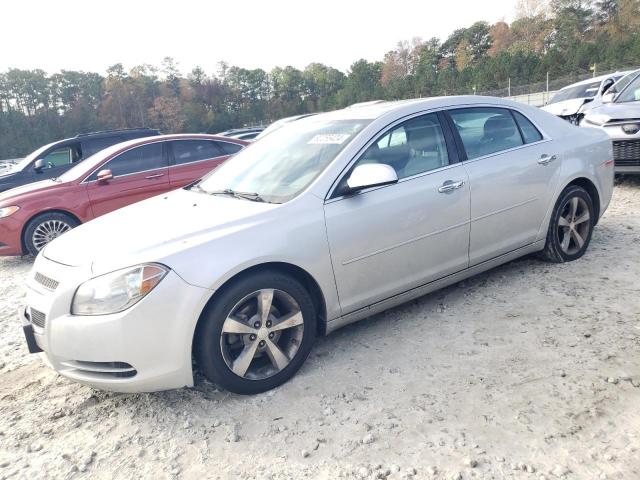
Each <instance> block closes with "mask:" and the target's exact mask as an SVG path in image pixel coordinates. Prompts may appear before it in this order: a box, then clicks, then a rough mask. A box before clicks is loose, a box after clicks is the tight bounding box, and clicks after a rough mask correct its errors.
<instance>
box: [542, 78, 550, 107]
mask: <svg viewBox="0 0 640 480" xmlns="http://www.w3.org/2000/svg"><path fill="white" fill-rule="evenodd" d="M546 97H547V98H545V99H544V102H543V103H544V104H545V105H546V104H547V102H548V101H549V72H547V95H546Z"/></svg>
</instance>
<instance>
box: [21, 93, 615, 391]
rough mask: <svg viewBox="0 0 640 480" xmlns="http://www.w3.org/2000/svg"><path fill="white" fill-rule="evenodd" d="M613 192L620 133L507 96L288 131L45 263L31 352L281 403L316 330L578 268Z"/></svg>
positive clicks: (126, 213)
mask: <svg viewBox="0 0 640 480" xmlns="http://www.w3.org/2000/svg"><path fill="white" fill-rule="evenodd" d="M612 189H613V158H612V147H611V142H610V141H609V139H608V137H607V135H606V134H605V133H604V132H602V131H599V130H596V129H580V128H576V127H574V126H572V125H570V124H569V123H567V122H564V121H562V120H560V119H558V118H557V117H554V116H553V115H551V114H548V113H546V112H543V111H541V110H538V109H534V108H531V107H528V106H525V105H522V104H519V103H514V102H510V101H507V100H501V99H496V98H483V97H447V98H433V99H422V100H411V101H402V102H376V103H369V104H364V105H359V106H354V107H351V108H347V109H344V110H340V111H336V112H331V113H326V114H321V115H315V116H312V117H308V118H304V119H302V120H298V121H296V122H290V123H289V124H287V125H285V126H283V127H282V128H281V129H278V130H276V131H275V132H273V133H272V134H270V135H268V136H267V137H265V138H263V139H261V140H259V141H257V142H255V143H254V144H253V145H252V146H251V147H250V148H247V149H246V150H243V151H242V152H240V153H239V154H238V155H237V156H235V157H234V158H232V159H231V160H229V161H227V162H226V163H224V164H223V165H222V166H221V167H219V168H218V169H216V170H214V171H213V172H212V173H210V174H209V175H208V176H206V177H205V178H204V179H202V180H201V181H200V182H197V183H196V184H194V185H191V186H190V187H187V188H185V189H181V190H177V191H174V192H172V193H170V194H166V195H162V196H159V197H156V198H152V199H150V200H146V201H144V202H141V203H138V204H135V205H132V206H129V207H126V208H124V209H122V210H119V211H117V212H114V213H111V214H108V215H106V216H104V217H101V218H98V219H96V220H93V221H91V222H89V223H87V224H86V225H83V226H81V227H79V228H77V229H74V230H72V231H71V232H69V233H66V234H65V235H63V236H61V237H60V238H58V239H56V240H54V241H53V242H52V243H50V244H49V245H48V246H47V247H46V248H45V249H44V250H43V251H42V252H41V253H40V255H39V256H38V257H37V259H36V262H35V264H34V267H33V271H32V273H31V275H30V276H29V279H28V284H29V289H28V294H27V297H26V300H25V301H26V305H25V309H24V310H23V312H22V313H21V318H22V321H23V323H24V325H23V326H24V330H25V334H26V337H27V342H28V345H29V347H30V349H31V351H34V352H35V351H43V352H44V356H45V357H46V359H47V360H48V363H49V364H50V365H51V366H52V367H53V368H54V369H56V370H57V371H59V372H60V373H61V374H63V375H65V376H67V377H69V378H71V379H74V380H76V381H79V382H82V383H86V384H89V385H92V386H94V387H99V388H104V389H110V390H118V391H128V392H131V391H152V390H161V389H168V388H178V387H182V386H185V385H187V386H190V385H193V364H194V362H193V360H195V364H196V365H197V366H198V367H199V369H200V370H201V371H202V372H203V373H204V374H205V376H206V377H208V378H209V379H210V380H212V381H213V382H215V383H217V384H218V385H220V386H222V387H224V388H226V389H228V390H230V391H233V392H238V393H243V394H248V393H257V392H262V391H265V390H268V389H270V388H274V387H276V386H278V385H280V384H282V383H284V382H285V381H287V380H288V379H289V378H291V377H292V376H293V375H294V374H295V373H296V371H297V370H298V369H299V368H300V367H301V365H302V364H303V362H304V361H305V359H306V358H307V356H308V354H309V352H310V350H311V348H312V345H313V343H314V340H315V338H316V336H317V335H319V334H320V335H324V334H328V333H329V332H332V331H334V330H336V329H337V328H339V327H342V326H344V325H347V324H349V323H351V322H354V321H356V320H359V319H362V318H365V317H367V316H370V315H372V314H374V313H376V312H379V311H382V310H384V309H387V308H389V307H392V306H394V305H398V304H400V303H402V302H406V301H408V300H411V299H414V298H416V297H419V296H421V295H424V294H426V293H428V292H431V291H433V290H436V289H438V288H442V287H444V286H447V285H450V284H453V283H455V282H458V281H460V280H462V279H464V278H467V277H469V276H471V275H475V274H477V273H478V272H482V271H485V270H488V269H490V268H493V267H495V266H497V265H500V264H502V263H505V262H508V261H511V260H513V259H515V258H518V257H520V256H523V255H527V254H531V253H536V252H537V253H539V254H540V255H541V256H542V257H543V258H545V259H547V260H549V261H551V262H566V261H571V260H576V259H578V258H580V257H581V256H582V255H583V254H584V253H585V251H586V250H587V247H588V245H589V241H590V239H591V235H592V232H593V229H594V227H595V225H596V224H597V222H598V220H599V218H600V217H601V216H602V214H603V213H604V211H605V210H606V208H607V206H608V204H609V200H610V199H611V193H612Z"/></svg>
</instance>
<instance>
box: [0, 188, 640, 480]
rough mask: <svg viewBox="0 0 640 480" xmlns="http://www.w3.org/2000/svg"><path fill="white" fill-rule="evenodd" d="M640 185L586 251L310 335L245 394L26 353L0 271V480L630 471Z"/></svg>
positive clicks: (16, 299) (521, 264)
mask: <svg viewBox="0 0 640 480" xmlns="http://www.w3.org/2000/svg"><path fill="white" fill-rule="evenodd" d="M639 254H640V180H636V179H631V178H627V179H623V180H620V181H619V182H618V185H617V187H616V189H615V195H614V201H613V204H612V206H611V207H610V209H609V210H608V211H607V213H606V215H605V217H604V219H603V220H602V222H601V224H600V225H599V226H598V227H597V229H596V231H595V234H594V237H593V242H592V244H591V248H590V250H589V251H588V253H587V255H586V256H585V257H584V258H583V259H581V260H579V261H577V262H573V263H570V264H563V265H554V264H547V263H543V262H540V261H538V260H536V259H531V258H527V259H523V260H520V261H516V262H513V263H510V264H508V265H505V266H503V267H500V268H497V269H495V270H493V271H491V272H488V273H486V274H483V275H480V276H478V277H475V278H473V279H471V280H467V281H465V282H462V283H460V284H458V285H455V286H453V287H450V288H447V289H445V290H442V291H440V292H437V293H434V294H431V295H428V296H426V297H423V298H421V299H419V300H417V301H414V302H411V303H409V304H406V305H404V306H402V307H399V308H395V309H393V310H390V311H387V312H385V313H382V314H379V315H376V316H374V317H372V318H370V319H368V320H365V321H362V322H360V323H358V324H356V325H352V326H349V327H347V328H345V329H343V330H341V331H338V332H336V333H335V334H333V335H331V336H329V337H328V338H325V339H321V340H320V341H319V342H318V344H317V346H316V348H315V349H314V351H313V352H312V354H311V356H310V358H309V360H308V361H307V363H306V364H305V366H304V367H303V368H302V370H301V371H300V373H299V374H298V376H297V377H296V378H295V379H294V380H293V381H291V382H289V383H288V384H286V385H284V386H283V387H281V388H279V389H277V390H275V391H272V392H269V393H266V394H262V395H258V396H254V397H240V396H236V395H232V394H229V393H226V392H221V391H218V390H216V389H215V388H214V387H213V386H211V385H210V384H207V383H206V382H203V381H200V382H199V384H198V386H197V387H196V388H194V389H183V390H179V391H172V392H163V393H157V394H141V395H122V394H113V393H105V392H99V391H94V390H91V389H90V388H87V387H84V386H80V385H77V384H74V383H72V382H70V381H68V380H66V379H64V378H62V377H59V376H58V375H56V374H55V373H54V372H53V371H51V370H49V369H48V368H46V367H45V366H44V365H43V364H42V363H41V362H40V360H39V359H38V357H37V356H33V355H28V354H27V350H26V347H25V345H24V341H23V338H22V332H21V329H20V328H19V325H18V324H17V321H16V319H15V312H16V309H17V307H18V306H19V305H20V303H21V299H22V296H23V289H22V282H23V279H24V276H25V274H26V273H27V271H28V269H29V267H30V261H29V260H28V259H2V260H0V294H1V295H2V300H1V302H0V339H1V342H0V379H1V381H0V479H5V478H26V479H33V478H99V479H100V478H109V479H110V478H123V479H129V478H154V479H156V478H157V479H162V478H184V479H192V478H193V479H196V478H197V479H201V478H221V479H226V478H246V479H249V478H260V479H262V478H274V479H289V478H291V479H300V478H320V479H334V478H390V479H391V478H438V479H440V478H442V479H469V478H477V479H489V478H516V479H521V478H522V479H537V480H540V479H545V478H546V479H554V478H567V479H574V478H581V479H598V478H610V479H618V478H620V479H636V478H640V450H639V449H640V413H639V411H638V410H639V409H638V405H640V295H638V291H639V288H638V279H639V278H640V262H638V257H639Z"/></svg>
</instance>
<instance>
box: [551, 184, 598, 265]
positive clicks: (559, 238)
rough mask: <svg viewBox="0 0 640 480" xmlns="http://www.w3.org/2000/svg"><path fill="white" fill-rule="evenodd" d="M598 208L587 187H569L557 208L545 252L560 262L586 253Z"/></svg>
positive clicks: (555, 208)
mask: <svg viewBox="0 0 640 480" xmlns="http://www.w3.org/2000/svg"><path fill="white" fill-rule="evenodd" d="M594 212H595V209H594V208H593V200H592V198H591V195H589V193H587V191H586V190H585V189H584V188H582V187H579V186H577V185H571V186H569V187H567V188H566V189H565V190H564V191H563V192H562V193H561V194H560V198H558V201H557V203H556V206H555V207H554V209H553V213H552V215H551V222H550V223H549V231H548V233H547V242H546V244H545V247H544V250H543V252H542V256H543V257H544V258H545V259H546V260H549V261H551V262H556V263H562V262H571V261H573V260H577V259H578V258H580V257H582V255H584V253H585V252H586V251H587V247H588V246H589V243H590V241H591V234H592V233H593V226H594V225H595V220H596V219H595V216H594Z"/></svg>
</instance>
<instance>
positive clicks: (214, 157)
mask: <svg viewBox="0 0 640 480" xmlns="http://www.w3.org/2000/svg"><path fill="white" fill-rule="evenodd" d="M246 145H248V143H247V142H244V141H242V140H236V139H232V138H225V137H218V136H214V135H190V134H185V135H160V136H155V137H148V138H142V139H136V140H130V141H127V142H124V143H119V144H117V145H114V146H112V147H108V148H106V149H105V150H102V151H100V152H98V153H97V154H95V155H93V156H92V157H90V158H88V159H87V160H85V161H83V162H82V163H80V164H78V165H77V166H76V167H74V168H72V169H71V170H69V171H68V172H66V173H64V174H63V175H62V176H60V177H59V178H56V179H53V180H45V181H42V182H37V183H32V184H30V185H26V186H23V187H18V188H14V189H12V190H8V191H7V192H4V193H2V194H0V255H5V256H6V255H25V254H28V253H31V254H33V255H36V254H37V253H38V252H39V251H40V250H41V249H42V248H43V247H44V246H45V245H46V244H47V243H49V242H50V241H51V240H53V239H54V238H56V237H58V236H60V235H61V234H63V233H64V232H66V231H68V230H71V229H72V228H74V227H76V226H78V225H80V224H81V223H85V222H88V221H89V220H91V219H93V218H96V217H99V216H100V215H104V214H105V213H109V212H111V211H113V210H116V209H118V208H121V207H124V206H126V205H130V204H132V203H135V202H139V201H140V200H144V199H146V198H149V197H152V196H154V195H159V194H161V193H164V192H166V191H169V190H174V189H176V188H180V187H184V186H185V185H188V184H189V183H191V182H193V181H195V180H197V179H198V178H200V177H202V176H203V175H205V174H206V173H208V172H209V171H211V170H213V169H214V168H216V167H217V166H218V165H219V164H220V163H222V162H224V161H225V160H226V159H227V158H229V156H231V155H233V154H235V153H236V152H238V151H239V150H241V149H242V148H244V147H245V146H246Z"/></svg>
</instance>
